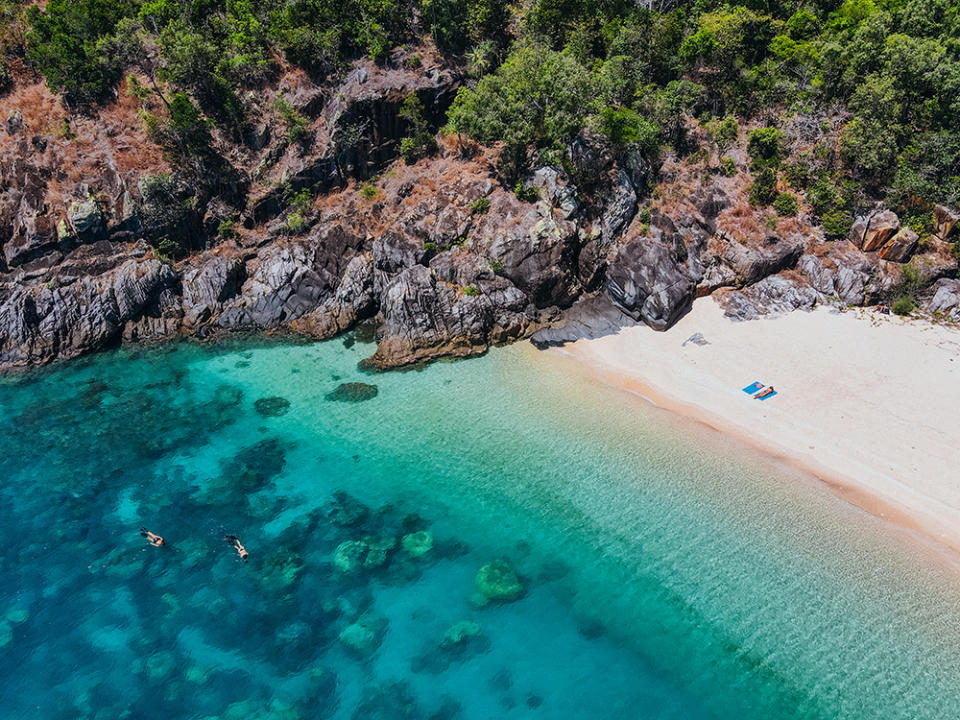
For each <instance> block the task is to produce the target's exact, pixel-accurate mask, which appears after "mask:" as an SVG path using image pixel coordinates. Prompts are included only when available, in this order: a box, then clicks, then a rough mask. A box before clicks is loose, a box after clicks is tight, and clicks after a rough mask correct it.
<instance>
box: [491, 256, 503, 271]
mask: <svg viewBox="0 0 960 720" xmlns="http://www.w3.org/2000/svg"><path fill="white" fill-rule="evenodd" d="M490 272H492V273H497V274H499V273H502V272H503V260H501V259H500V258H495V259H493V260H491V261H490Z"/></svg>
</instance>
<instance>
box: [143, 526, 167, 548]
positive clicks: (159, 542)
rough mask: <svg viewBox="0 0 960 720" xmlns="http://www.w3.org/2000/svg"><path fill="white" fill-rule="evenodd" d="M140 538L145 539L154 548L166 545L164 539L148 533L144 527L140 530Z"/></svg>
mask: <svg viewBox="0 0 960 720" xmlns="http://www.w3.org/2000/svg"><path fill="white" fill-rule="evenodd" d="M140 537H145V538H146V539H147V542H148V543H150V544H151V545H153V546H154V547H161V546H163V545H165V544H166V542H165V541H164V539H163V538H162V537H160V536H159V535H157V534H155V533H152V532H150V531H149V530H147V529H146V528H145V527H142V528H140Z"/></svg>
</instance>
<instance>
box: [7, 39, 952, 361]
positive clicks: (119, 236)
mask: <svg viewBox="0 0 960 720" xmlns="http://www.w3.org/2000/svg"><path fill="white" fill-rule="evenodd" d="M418 58H422V59H421V60H420V61H419V63H418V65H417V67H416V69H412V68H411V67H410V63H408V62H404V59H403V58H396V59H395V61H394V62H392V64H391V63H388V64H387V65H386V66H378V65H375V64H373V63H371V62H367V61H363V62H359V63H356V64H355V65H354V67H353V68H352V69H351V70H350V71H349V72H348V73H346V74H345V75H344V76H343V77H342V78H341V79H340V81H339V84H337V85H335V86H330V87H318V86H314V85H313V84H312V83H311V82H310V81H309V80H308V79H307V78H306V76H304V75H302V74H298V73H297V72H295V71H291V72H289V73H287V74H285V75H284V76H283V77H282V78H281V79H279V80H278V81H277V83H276V84H275V86H273V87H272V88H270V89H268V90H267V91H265V93H264V96H263V97H250V98H247V103H248V105H249V107H248V108H247V111H248V115H249V116H250V117H251V118H253V119H254V121H253V122H252V123H251V125H250V128H249V132H247V134H246V136H245V137H244V138H241V139H237V138H220V137H218V138H217V140H218V148H219V150H220V155H219V158H218V161H217V162H218V164H216V165H208V166H207V167H205V168H203V169H202V170H203V172H198V173H197V174H196V175H194V176H192V178H193V179H192V180H190V178H189V177H186V176H183V175H180V174H178V173H173V172H171V168H170V167H169V166H168V164H167V161H166V160H165V159H164V156H163V153H162V152H161V151H160V149H159V148H157V147H156V146H154V145H152V143H151V142H150V140H148V139H147V137H146V136H145V135H144V133H143V130H142V127H141V124H140V122H139V120H138V119H137V111H138V109H137V107H136V104H135V103H133V101H132V100H131V99H130V98H129V97H126V96H123V95H121V96H120V97H119V98H118V100H117V101H116V103H114V104H113V105H112V106H111V107H110V108H108V109H106V110H103V111H102V112H100V113H99V115H98V116H96V117H88V116H76V115H68V114H67V113H66V111H65V110H64V109H63V107H62V105H60V104H59V103H58V101H57V100H56V98H54V97H53V96H51V95H50V94H49V92H48V91H47V90H46V89H45V88H44V87H43V86H42V85H41V84H40V83H39V82H38V81H36V80H31V79H30V78H26V79H21V81H20V85H19V86H18V88H17V89H16V90H15V91H13V92H11V93H9V94H8V95H7V96H6V97H3V98H0V114H2V118H3V119H4V120H5V122H4V125H3V127H2V129H0V245H2V256H0V367H3V368H10V367H16V366H27V365H33V364H40V363H45V362H49V361H52V360H56V359H62V358H69V357H73V356H76V355H80V354H82V353H86V352H91V351H95V350H98V349H101V348H105V347H109V346H111V345H115V344H117V343H122V342H143V341H158V340H170V339H174V338H177V337H183V336H191V337H200V338H206V337H213V336H216V335H217V334H220V333H225V332H234V331H272V330H278V329H285V330H289V331H292V332H296V333H301V334H304V335H308V336H310V337H315V338H329V337H332V336H334V335H336V334H338V333H341V332H344V331H346V330H348V329H350V328H351V327H353V326H354V325H356V324H357V323H359V322H361V321H365V320H372V321H374V322H375V324H376V327H377V341H378V346H377V350H376V352H375V353H374V355H373V356H372V357H371V358H370V360H369V363H370V364H371V366H373V367H377V368H389V367H395V366H399V365H404V364H409V363H415V362H419V361H424V360H430V359H433V358H437V357H441V356H467V355H471V354H475V353H478V352H483V351H484V350H485V349H486V348H487V347H489V346H490V345H491V344H496V343H503V342H508V341H511V340H515V339H518V338H523V337H528V336H530V335H531V334H533V333H535V332H537V331H542V334H541V337H542V338H546V340H545V341H551V339H553V340H556V339H558V338H559V339H561V340H562V339H563V338H564V337H566V336H565V335H564V333H563V332H559V333H553V334H551V333H550V332H544V331H545V330H546V329H549V328H557V327H560V326H563V325H564V324H565V323H568V322H570V323H572V324H570V327H574V326H575V325H576V326H577V327H585V328H586V327H588V326H590V325H591V321H590V320H589V319H585V312H584V309H583V308H585V307H592V308H595V312H594V313H593V316H594V317H595V318H596V320H595V322H594V325H593V326H594V329H596V327H597V325H596V324H597V323H599V324H600V325H602V326H603V327H609V328H613V327H615V326H616V321H615V320H611V316H610V313H609V310H608V309H604V308H603V307H601V306H603V305H604V304H603V303H600V305H599V306H598V305H597V301H596V300H594V298H597V297H605V298H607V299H608V300H609V301H610V302H612V303H613V304H615V305H616V306H617V307H618V308H619V309H620V311H621V312H622V313H623V314H624V315H625V316H626V317H629V318H632V320H633V321H642V322H645V323H647V324H648V325H650V326H651V327H653V328H654V329H656V330H666V329H667V328H669V327H670V326H671V325H672V324H673V323H674V322H676V320H677V319H678V318H679V317H680V316H682V315H683V313H684V312H686V310H687V309H688V308H689V307H690V304H691V302H692V301H693V299H694V298H695V297H698V296H703V295H707V294H710V293H717V297H718V299H719V300H720V302H721V303H722V304H723V305H724V307H725V308H726V310H727V313H728V314H729V315H730V316H732V317H734V318H738V319H749V318H753V317H756V316H758V315H760V314H763V313H767V312H778V311H785V310H792V309H798V308H799V309H805V308H810V307H813V306H814V305H815V304H817V303H821V302H828V301H831V302H838V303H844V304H853V305H861V304H867V303H874V302H879V301H885V300H886V299H887V298H888V297H890V296H891V294H892V293H894V292H895V290H896V288H898V287H900V286H901V285H902V284H903V283H904V282H907V281H916V276H917V275H918V274H919V275H920V276H922V277H921V278H920V280H922V285H924V286H931V287H930V290H929V291H927V293H926V295H925V296H924V298H925V300H926V302H927V306H926V307H927V309H928V310H929V311H930V312H936V313H938V314H940V315H942V316H945V317H953V318H958V317H960V281H957V280H955V279H953V277H954V276H955V274H956V267H957V262H956V258H955V256H954V254H952V252H951V247H950V245H949V244H948V243H947V242H946V240H947V238H948V236H949V235H950V233H951V232H952V231H953V228H954V225H955V224H956V222H957V213H956V212H954V211H952V210H950V209H949V208H938V209H937V214H936V227H935V232H934V236H933V237H932V238H929V239H925V240H924V242H923V243H920V239H919V237H918V236H917V234H916V233H915V232H914V231H913V230H911V229H910V228H901V227H900V223H899V219H898V218H897V217H896V215H894V214H893V213H891V212H890V211H887V210H883V209H882V208H877V209H876V210H875V211H872V212H870V213H869V214H867V215H865V216H864V217H862V218H859V219H858V221H857V223H856V224H855V225H854V227H853V229H852V230H851V233H850V236H849V238H848V239H846V240H837V241H833V242H828V241H827V240H826V239H825V238H824V235H823V232H822V230H821V229H820V228H819V227H816V226H814V225H813V224H812V223H811V221H810V219H809V217H810V216H809V214H808V213H807V212H805V209H804V208H802V207H801V209H800V213H799V215H798V216H797V217H791V218H778V217H777V216H776V215H773V214H771V213H770V212H769V211H764V210H757V209H754V208H752V207H750V205H749V203H748V202H747V200H746V187H747V184H748V182H749V180H748V176H747V174H746V172H745V171H740V172H738V173H736V174H735V175H733V176H730V174H729V173H727V172H721V168H719V167H717V166H716V164H715V163H714V164H711V161H710V159H709V156H708V157H706V158H705V157H703V156H702V155H701V156H687V157H679V156H668V157H667V158H666V159H665V161H664V162H663V163H662V164H660V165H659V166H658V167H656V168H654V167H651V166H650V164H649V161H648V159H647V158H644V157H642V156H640V155H637V154H634V155H628V156H622V155H621V156H616V155H615V153H614V152H613V151H612V149H611V148H609V147H608V146H607V145H606V144H605V142H604V141H603V140H601V139H600V138H598V137H596V136H593V135H591V134H589V133H584V134H581V135H580V136H579V137H578V138H577V139H576V140H575V141H574V142H573V143H571V145H570V146H569V147H568V148H567V149H566V152H565V153H564V156H563V157H562V158H560V159H559V160H558V161H557V162H556V163H555V164H551V165H543V166H540V167H536V166H535V164H534V168H533V171H532V172H530V173H529V174H528V175H527V176H526V177H524V178H523V179H522V181H521V186H522V188H524V189H523V191H522V192H519V193H518V192H516V188H513V187H506V186H505V183H504V182H503V180H502V179H501V177H500V176H499V175H498V172H497V170H496V164H495V157H496V148H490V149H484V148H479V147H476V146H474V145H472V144H470V143H468V142H466V141H465V140H464V139H463V138H456V137H448V138H443V139H441V143H440V149H439V150H438V152H436V153H435V154H433V155H432V156H431V157H428V158H426V159H422V160H419V161H418V162H416V163H415V164H411V165H408V164H406V163H405V162H404V161H402V160H400V159H398V145H399V140H400V139H401V138H402V137H403V136H404V133H405V132H406V130H407V127H406V125H405V121H404V120H403V119H401V117H400V115H399V114H398V112H399V109H400V106H401V104H402V102H403V101H404V99H406V98H407V97H409V96H410V95H412V94H415V95H416V96H417V97H418V98H419V99H420V100H421V102H422V104H423V106H424V108H425V109H426V116H427V118H426V119H427V122H429V123H430V125H431V127H432V129H433V130H436V129H437V127H438V124H439V122H440V120H441V119H442V117H443V112H444V110H445V108H446V106H447V105H448V104H449V102H450V101H451V99H452V97H453V95H454V93H455V92H456V89H457V87H458V84H459V82H460V78H459V76H458V74H457V72H456V70H455V69H454V68H451V67H449V66H447V65H445V64H444V63H443V62H442V61H440V60H437V59H435V58H431V56H430V55H429V53H428V52H425V51H422V52H421V53H420V54H419V55H418ZM278 99H281V100H282V101H283V102H282V103H278ZM278 107H283V108H292V109H293V111H294V112H295V113H296V114H297V116H298V117H300V118H301V119H302V121H303V124H304V126H305V133H306V140H304V139H303V137H300V138H298V139H297V140H296V141H294V140H292V139H291V136H290V133H288V132H286V131H284V125H283V122H282V118H281V116H280V115H278V112H277V110H276V108H278ZM287 115H288V116H289V112H287ZM690 122H691V123H693V124H694V125H695V121H692V120H691V121H690ZM694 130H695V128H694ZM744 141H745V137H744V136H743V135H742V136H741V138H740V142H739V144H738V147H737V148H734V149H733V150H732V151H728V154H732V155H734V157H735V158H736V157H737V153H740V155H741V157H739V158H738V159H739V160H740V163H741V165H745V164H746V159H745V156H744V155H743V153H744V151H743V145H744ZM518 195H519V196H521V197H523V198H524V199H520V197H518ZM171 237H177V238H179V239H180V240H181V242H180V245H179V246H178V247H181V248H186V250H187V252H186V253H185V254H184V255H182V256H177V255H174V256H173V257H171V256H169V254H168V253H166V252H164V248H165V247H169V246H165V245H164V240H168V239H169V238H171ZM908 261H909V262H910V265H909V267H910V268H911V270H910V271H909V272H907V273H905V272H904V268H905V267H907V266H906V265H905V263H907V262H908ZM931 284H932V285H931ZM584 298H588V299H591V300H590V302H589V303H587V304H586V305H582V304H581V305H578V306H577V308H578V309H576V310H574V311H572V313H571V312H569V311H568V309H569V308H571V306H574V304H575V303H577V301H578V300H580V299H584ZM606 308H609V303H607V304H606ZM578 324H579V325H578Z"/></svg>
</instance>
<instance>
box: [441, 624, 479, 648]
mask: <svg viewBox="0 0 960 720" xmlns="http://www.w3.org/2000/svg"><path fill="white" fill-rule="evenodd" d="M482 632H483V628H482V627H481V625H480V623H476V622H473V621H472V620H461V621H460V622H458V623H456V624H455V625H452V626H450V627H449V628H448V629H447V631H446V632H445V633H444V634H443V640H441V641H440V647H441V648H444V649H449V648H452V647H457V646H462V645H464V644H466V643H468V642H469V641H470V640H471V639H472V638H475V637H478V636H479V635H480V633H482Z"/></svg>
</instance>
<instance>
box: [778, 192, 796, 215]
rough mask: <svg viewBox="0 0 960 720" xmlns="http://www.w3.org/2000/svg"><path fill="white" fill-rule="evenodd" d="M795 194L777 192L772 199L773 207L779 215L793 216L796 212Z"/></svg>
mask: <svg viewBox="0 0 960 720" xmlns="http://www.w3.org/2000/svg"><path fill="white" fill-rule="evenodd" d="M797 207H798V203H797V196H796V195H794V194H793V193H786V192H784V193H779V194H778V195H777V198H776V200H774V201H773V209H774V210H776V211H777V215H779V216H780V217H793V216H794V215H796V214H797Z"/></svg>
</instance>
